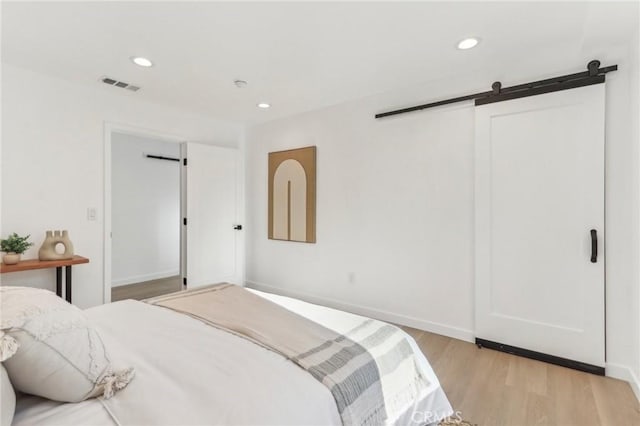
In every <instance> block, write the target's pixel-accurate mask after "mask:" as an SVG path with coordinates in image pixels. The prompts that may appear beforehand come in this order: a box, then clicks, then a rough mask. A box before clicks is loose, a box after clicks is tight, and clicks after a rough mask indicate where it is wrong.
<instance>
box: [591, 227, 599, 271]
mask: <svg viewBox="0 0 640 426" xmlns="http://www.w3.org/2000/svg"><path fill="white" fill-rule="evenodd" d="M597 261H598V232H597V231H596V230H595V229H592V230H591V263H596V262H597Z"/></svg>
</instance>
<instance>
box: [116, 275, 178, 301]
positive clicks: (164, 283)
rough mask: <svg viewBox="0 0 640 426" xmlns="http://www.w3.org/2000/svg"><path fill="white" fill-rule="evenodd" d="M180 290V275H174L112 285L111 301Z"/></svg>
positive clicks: (159, 294)
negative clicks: (116, 285)
mask: <svg viewBox="0 0 640 426" xmlns="http://www.w3.org/2000/svg"><path fill="white" fill-rule="evenodd" d="M180 290H182V282H181V280H180V277H179V276H177V275H176V276H175V277H167V278H161V279H158V280H151V281H144V282H141V283H135V284H127V285H122V286H118V287H112V288H111V301H112V302H117V301H118V300H125V299H135V300H142V299H148V298H150V297H156V296H162V295H163V294H168V293H173V292H174V291H180Z"/></svg>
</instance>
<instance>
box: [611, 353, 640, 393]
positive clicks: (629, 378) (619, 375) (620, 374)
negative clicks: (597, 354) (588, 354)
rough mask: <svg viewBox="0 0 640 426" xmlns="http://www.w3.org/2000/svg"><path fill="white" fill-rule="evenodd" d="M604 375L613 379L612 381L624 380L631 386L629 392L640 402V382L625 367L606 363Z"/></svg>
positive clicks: (631, 371)
mask: <svg viewBox="0 0 640 426" xmlns="http://www.w3.org/2000/svg"><path fill="white" fill-rule="evenodd" d="M604 371H605V374H606V375H607V376H608V377H613V378H614V379H620V380H624V381H626V382H628V383H629V386H631V390H632V391H633V393H634V394H635V395H636V398H637V399H638V401H640V380H638V377H637V376H636V375H635V374H634V373H633V370H631V369H630V368H629V367H627V366H626V365H620V364H613V363H609V362H608V363H606V365H605V368H604Z"/></svg>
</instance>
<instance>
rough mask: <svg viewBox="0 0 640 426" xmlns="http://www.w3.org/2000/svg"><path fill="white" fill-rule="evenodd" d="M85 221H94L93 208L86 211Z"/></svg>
mask: <svg viewBox="0 0 640 426" xmlns="http://www.w3.org/2000/svg"><path fill="white" fill-rule="evenodd" d="M87 220H96V209H95V207H89V208H88V209H87Z"/></svg>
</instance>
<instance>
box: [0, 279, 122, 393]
mask: <svg viewBox="0 0 640 426" xmlns="http://www.w3.org/2000/svg"><path fill="white" fill-rule="evenodd" d="M0 360H1V361H2V364H3V365H4V367H5V368H6V370H7V372H8V373H9V378H10V379H11V383H12V384H13V387H14V388H15V389H17V390H19V391H22V392H25V393H29V394H32V395H38V396H41V397H44V398H48V399H52V400H55V401H62V402H79V401H83V400H85V399H88V398H93V397H96V396H103V397H104V398H111V397H112V396H113V395H114V394H115V393H116V392H117V391H118V390H120V389H122V388H124V387H125V386H127V384H128V383H129V381H131V379H132V378H133V374H134V370H133V368H127V369H122V370H119V371H114V369H113V367H112V364H111V361H110V359H109V355H108V351H107V349H106V348H105V347H104V343H103V342H102V339H101V338H100V335H99V334H98V332H97V331H96V330H95V329H94V328H92V327H91V325H90V324H89V322H88V321H87V318H86V317H85V315H84V313H83V312H82V311H81V310H80V309H78V308H77V307H76V306H73V305H71V304H70V303H67V302H66V301H64V300H63V299H61V298H59V297H58V296H56V295H55V294H53V293H52V292H50V291H48V290H43V289H36V288H29V287H7V286H0Z"/></svg>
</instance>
